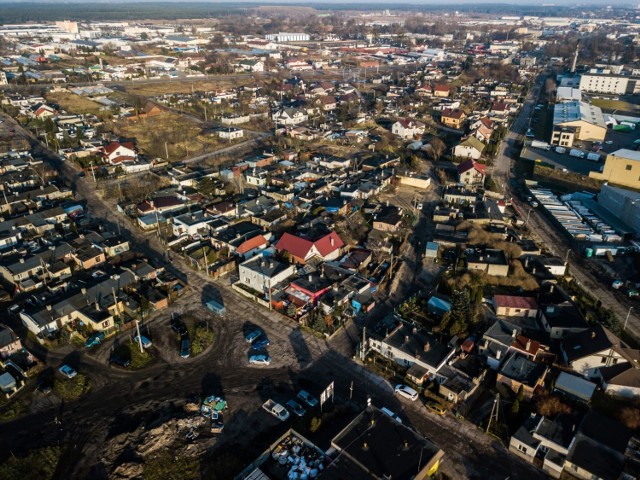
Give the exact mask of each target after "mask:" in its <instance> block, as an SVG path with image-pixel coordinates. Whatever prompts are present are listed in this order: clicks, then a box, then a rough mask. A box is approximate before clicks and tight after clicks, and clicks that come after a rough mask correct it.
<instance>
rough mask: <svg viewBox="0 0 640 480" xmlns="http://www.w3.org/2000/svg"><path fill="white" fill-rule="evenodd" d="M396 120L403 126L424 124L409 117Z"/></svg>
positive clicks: (418, 126)
mask: <svg viewBox="0 0 640 480" xmlns="http://www.w3.org/2000/svg"><path fill="white" fill-rule="evenodd" d="M398 122H399V123H400V125H402V126H403V127H404V128H420V127H423V126H424V123H422V122H419V121H418V120H412V119H411V118H400V119H398Z"/></svg>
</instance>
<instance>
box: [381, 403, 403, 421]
mask: <svg viewBox="0 0 640 480" xmlns="http://www.w3.org/2000/svg"><path fill="white" fill-rule="evenodd" d="M380 411H381V412H382V413H384V414H386V415H389V416H390V417H391V418H393V419H394V420H395V421H396V422H398V423H402V420H400V417H399V416H398V415H396V414H395V413H393V412H392V411H391V410H389V409H388V408H387V407H382V408H381V409H380Z"/></svg>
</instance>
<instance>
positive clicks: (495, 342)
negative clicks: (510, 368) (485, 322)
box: [478, 319, 522, 370]
mask: <svg viewBox="0 0 640 480" xmlns="http://www.w3.org/2000/svg"><path fill="white" fill-rule="evenodd" d="M521 331H522V329H521V328H520V327H519V326H517V325H515V324H513V323H510V322H508V321H507V320H503V319H498V320H497V321H496V322H495V323H494V324H493V325H491V326H490V327H489V328H488V329H487V331H486V332H484V334H483V335H482V341H481V342H480V344H479V347H478V352H479V353H480V355H482V356H483V357H484V358H485V359H486V361H487V365H489V367H490V368H491V369H493V370H497V369H498V368H500V365H501V364H502V362H504V359H505V357H506V354H507V352H508V351H509V349H510V347H511V345H512V344H513V342H514V341H515V340H516V338H517V337H518V335H520V333H521Z"/></svg>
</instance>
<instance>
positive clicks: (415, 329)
mask: <svg viewBox="0 0 640 480" xmlns="http://www.w3.org/2000/svg"><path fill="white" fill-rule="evenodd" d="M412 331H413V334H414V335H415V334H416V333H418V329H417V328H416V327H413V330H412Z"/></svg>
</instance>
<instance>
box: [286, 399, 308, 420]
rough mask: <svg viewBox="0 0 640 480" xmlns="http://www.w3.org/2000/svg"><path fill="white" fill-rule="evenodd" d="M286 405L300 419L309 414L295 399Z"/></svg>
mask: <svg viewBox="0 0 640 480" xmlns="http://www.w3.org/2000/svg"><path fill="white" fill-rule="evenodd" d="M285 405H286V406H287V407H289V408H290V409H291V411H292V412H293V413H295V414H296V415H297V416H299V417H304V416H305V414H306V413H307V411H306V410H305V409H304V408H302V405H300V404H299V403H298V402H296V401H295V400H294V399H293V398H292V399H291V400H289V401H288V402H287V403H286V404H285Z"/></svg>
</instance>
